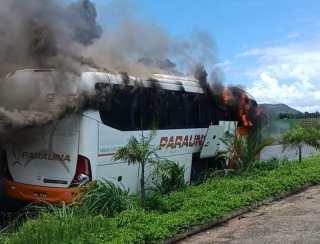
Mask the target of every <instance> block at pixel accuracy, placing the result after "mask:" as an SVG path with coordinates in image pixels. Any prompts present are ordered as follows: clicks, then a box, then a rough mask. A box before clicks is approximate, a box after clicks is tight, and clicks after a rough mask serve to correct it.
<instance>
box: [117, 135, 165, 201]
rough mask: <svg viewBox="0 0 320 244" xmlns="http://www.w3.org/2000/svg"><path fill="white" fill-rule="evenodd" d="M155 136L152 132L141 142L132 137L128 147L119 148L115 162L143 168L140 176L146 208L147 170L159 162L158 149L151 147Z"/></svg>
mask: <svg viewBox="0 0 320 244" xmlns="http://www.w3.org/2000/svg"><path fill="white" fill-rule="evenodd" d="M154 136H155V132H151V133H150V135H149V136H144V135H143V134H142V135H141V137H140V138H139V140H138V139H137V138H135V137H131V138H130V139H129V142H128V143H127V145H125V146H123V147H121V148H119V149H118V150H117V151H116V153H115V155H114V156H113V159H114V160H124V161H127V162H128V164H129V165H130V164H138V165H139V166H140V168H141V174H140V198H141V205H142V207H144V206H145V195H146V188H145V169H146V166H147V165H149V164H156V163H158V161H159V160H157V159H158V156H157V153H156V152H157V150H158V148H157V147H154V146H153V145H151V141H152V139H153V138H154Z"/></svg>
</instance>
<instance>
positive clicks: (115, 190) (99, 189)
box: [77, 180, 132, 217]
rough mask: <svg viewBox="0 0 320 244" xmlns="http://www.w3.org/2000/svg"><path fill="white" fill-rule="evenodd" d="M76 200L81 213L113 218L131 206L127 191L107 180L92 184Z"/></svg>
mask: <svg viewBox="0 0 320 244" xmlns="http://www.w3.org/2000/svg"><path fill="white" fill-rule="evenodd" d="M86 188H87V189H86V190H85V191H84V192H83V193H82V194H81V195H80V197H79V198H78V200H77V203H78V204H79V207H80V208H81V210H82V211H84V212H87V213H91V214H102V215H104V216H107V217H111V216H114V215H115V214H118V213H120V212H122V211H123V210H126V209H128V208H130V207H131V206H132V204H131V201H130V197H129V191H125V190H123V189H122V188H120V187H119V186H116V185H115V184H114V183H112V182H110V181H107V180H101V181H100V180H98V181H94V182H92V183H91V184H90V185H89V186H87V187H86Z"/></svg>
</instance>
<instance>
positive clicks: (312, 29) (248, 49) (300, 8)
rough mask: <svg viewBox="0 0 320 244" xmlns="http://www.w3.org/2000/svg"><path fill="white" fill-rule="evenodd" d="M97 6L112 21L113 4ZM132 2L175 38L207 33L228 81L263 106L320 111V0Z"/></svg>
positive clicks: (103, 0) (98, 0) (101, 15)
mask: <svg viewBox="0 0 320 244" xmlns="http://www.w3.org/2000/svg"><path fill="white" fill-rule="evenodd" d="M95 2H96V4H97V6H98V9H99V18H100V20H101V21H102V22H103V21H107V19H108V18H107V16H106V13H107V11H106V9H105V8H106V3H107V2H109V1H108V0H95ZM128 2H129V3H131V6H132V8H135V10H134V11H139V14H141V15H143V18H145V19H146V20H147V21H148V19H149V20H150V21H152V22H156V23H157V24H158V25H160V26H161V27H163V28H164V29H166V30H167V31H168V32H169V33H170V34H171V35H174V36H183V35H187V34H188V33H190V32H192V31H205V32H208V33H209V34H210V36H212V38H213V39H214V41H215V46H216V50H215V52H216V56H217V61H216V62H217V63H218V64H217V65H218V66H219V67H220V68H221V69H222V70H223V73H224V80H225V81H224V82H225V83H227V84H240V85H242V86H244V87H246V89H247V90H248V91H249V93H250V94H251V95H253V96H254V97H255V98H256V99H257V100H258V102H260V103H263V102H267V103H286V104H288V105H290V106H293V107H295V108H297V109H300V110H302V111H316V110H319V111H320V18H319V14H320V1H319V0H198V1H194V0H174V1H173V0H161V1H153V0H136V1H133V0H132V1H127V3H128ZM120 14H121V12H120ZM210 68H211V67H208V69H210Z"/></svg>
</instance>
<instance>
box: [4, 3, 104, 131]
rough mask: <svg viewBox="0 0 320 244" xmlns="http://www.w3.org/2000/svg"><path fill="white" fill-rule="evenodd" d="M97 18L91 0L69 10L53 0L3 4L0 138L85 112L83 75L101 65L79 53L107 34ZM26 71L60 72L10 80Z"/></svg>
mask: <svg viewBox="0 0 320 244" xmlns="http://www.w3.org/2000/svg"><path fill="white" fill-rule="evenodd" d="M96 18H97V12H96V9H95V6H94V4H93V3H92V2H91V1H89V0H80V1H77V2H73V3H71V4H69V5H67V4H65V3H64V2H63V1H53V0H28V1H21V0H2V1H1V3H0V63H1V65H0V134H1V135H3V133H4V132H6V133H7V132H8V131H9V132H11V131H14V130H17V129H21V128H25V127H29V126H35V125H43V124H47V123H49V122H51V121H53V120H56V119H58V118H59V117H61V116H62V115H63V114H64V113H65V112H66V111H68V110H72V111H76V110H78V109H80V108H81V106H82V105H83V104H84V103H85V97H86V94H87V92H86V91H81V90H80V87H79V86H80V83H79V82H78V81H79V80H80V78H79V74H80V73H81V71H82V70H83V69H85V67H88V66H91V67H92V66H93V67H94V66H96V65H94V64H93V63H92V62H91V61H90V60H88V59H86V58H83V57H81V55H80V54H81V52H82V50H83V49H85V48H86V47H87V46H89V45H91V44H93V42H94V40H95V39H97V38H99V37H100V36H101V35H102V27H101V26H99V25H98V24H97V22H96ZM26 68H36V69H44V68H54V69H56V70H57V72H46V73H45V74H44V73H43V74H41V73H40V72H39V73H37V74H35V75H31V76H30V73H21V72H20V73H19V72H18V73H15V74H14V75H12V76H9V78H7V77H6V76H7V74H8V73H10V72H14V71H16V70H19V69H26ZM31 73H32V72H31ZM48 73H49V75H48ZM48 94H49V96H54V97H51V98H50V97H47V96H48ZM70 94H71V95H70ZM2 137H3V136H2Z"/></svg>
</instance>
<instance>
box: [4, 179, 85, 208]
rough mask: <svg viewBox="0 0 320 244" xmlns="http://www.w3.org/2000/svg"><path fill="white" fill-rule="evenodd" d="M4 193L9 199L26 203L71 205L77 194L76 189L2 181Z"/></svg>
mask: <svg viewBox="0 0 320 244" xmlns="http://www.w3.org/2000/svg"><path fill="white" fill-rule="evenodd" d="M4 189H5V193H6V195H7V196H8V197H9V198H12V199H17V200H22V201H27V202H49V203H59V202H65V203H71V202H73V201H74V199H75V197H76V196H77V195H78V193H79V189H78V188H55V187H43V186H34V185H27V184H21V183H16V182H13V181H10V180H7V179H5V180H4Z"/></svg>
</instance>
